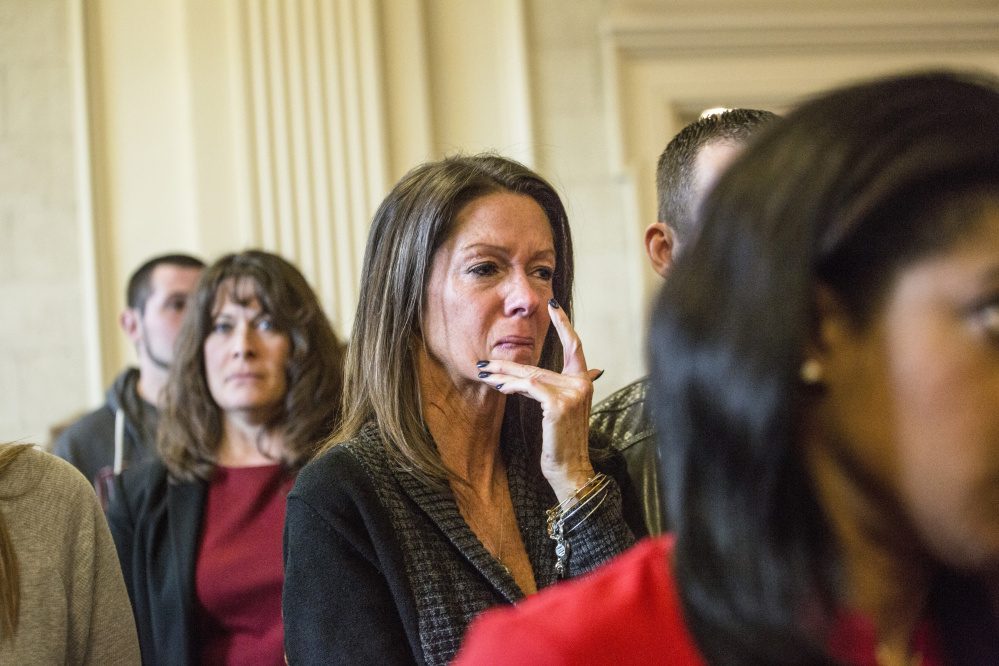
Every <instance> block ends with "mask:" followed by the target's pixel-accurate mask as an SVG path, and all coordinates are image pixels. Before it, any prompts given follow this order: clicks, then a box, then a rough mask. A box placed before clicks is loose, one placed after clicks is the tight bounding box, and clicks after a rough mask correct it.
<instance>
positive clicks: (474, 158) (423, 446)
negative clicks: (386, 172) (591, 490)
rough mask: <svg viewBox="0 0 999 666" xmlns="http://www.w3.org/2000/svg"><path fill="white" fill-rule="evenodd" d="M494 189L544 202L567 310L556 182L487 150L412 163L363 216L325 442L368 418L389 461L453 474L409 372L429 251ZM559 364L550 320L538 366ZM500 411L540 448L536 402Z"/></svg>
mask: <svg viewBox="0 0 999 666" xmlns="http://www.w3.org/2000/svg"><path fill="white" fill-rule="evenodd" d="M494 192H512V193H514V194H521V195H524V196H528V197H530V198H532V199H533V200H534V201H535V202H537V204H538V206H540V207H541V209H542V210H543V211H544V213H545V217H546V218H547V219H548V224H550V225H551V231H552V239H553V242H554V245H555V274H554V275H553V277H552V291H553V292H554V296H555V299H556V300H557V301H558V302H559V304H560V305H561V306H562V308H563V309H564V310H565V312H566V314H567V315H568V316H569V317H572V279H573V256H572V236H571V234H570V233H569V220H568V216H567V215H566V211H565V207H564V206H563V205H562V200H561V199H560V198H559V196H558V193H557V192H556V191H555V188H554V187H552V186H551V185H550V184H549V183H548V182H547V181H546V180H545V179H544V178H542V177H541V176H539V175H538V174H537V173H535V172H534V171H532V170H531V169H529V168H528V167H526V166H524V165H523V164H520V163H519V162H516V161H514V160H511V159H508V158H505V157H501V156H499V155H493V154H480V155H469V156H465V155H457V156H452V157H446V158H444V159H442V160H439V161H436V162H428V163H425V164H421V165H420V166H417V167H415V168H414V169H412V170H411V171H410V172H409V173H407V174H406V175H404V176H403V177H402V179H401V180H400V181H399V182H398V183H397V184H396V185H395V187H393V188H392V191H391V192H389V194H388V196H386V197H385V200H384V201H383V202H382V204H381V205H380V206H379V207H378V210H377V212H376V213H375V217H374V220H373V221H372V223H371V230H370V232H369V234H368V244H367V248H366V249H365V252H364V266H363V268H362V269H361V293H360V299H359V302H358V305H357V314H356V315H355V317H354V329H353V333H352V334H351V338H350V340H351V342H350V347H349V350H348V352H347V363H346V371H345V378H344V393H343V395H344V419H343V425H342V427H341V428H340V429H339V430H338V431H337V433H335V434H334V436H333V437H331V438H330V440H329V441H328V442H327V443H326V446H325V447H324V448H329V447H332V446H334V445H336V444H337V443H339V442H343V441H346V440H348V439H350V438H351V437H353V436H354V435H356V434H357V433H358V431H360V430H361V428H362V427H364V426H365V424H367V423H370V422H373V423H376V424H377V426H378V429H379V431H380V433H381V436H382V438H383V439H384V440H385V443H386V447H387V450H388V452H389V455H390V456H391V458H392V459H393V461H394V462H395V463H396V464H397V465H399V466H400V467H402V468H403V469H406V470H409V471H411V472H412V473H413V474H415V475H416V476H418V477H419V478H420V479H421V480H422V481H424V482H425V483H427V484H428V485H435V486H440V485H444V484H446V483H447V482H448V481H449V480H452V478H453V475H452V474H451V473H450V472H449V471H448V470H447V468H446V467H445V466H444V464H443V463H442V462H441V460H440V455H439V453H438V452H437V446H436V444H435V443H434V442H433V439H432V438H431V437H430V433H429V432H428V431H427V428H426V425H425V423H424V421H423V410H422V403H421V396H420V392H419V381H418V377H417V373H416V353H417V351H418V350H419V345H421V344H423V343H422V340H423V338H424V330H423V326H424V321H423V316H424V313H423V304H424V299H425V296H426V291H427V283H428V281H429V279H430V273H431V268H432V264H433V256H434V253H435V252H436V251H437V249H438V248H439V247H440V246H441V245H442V244H443V243H444V242H445V241H446V240H447V239H448V237H449V236H450V235H451V233H452V232H453V230H454V227H455V221H456V217H457V215H458V214H459V213H460V212H461V210H462V208H463V207H464V206H465V205H467V204H468V203H469V202H471V201H473V200H475V199H478V198H479V197H483V196H485V195H487V194H492V193H494ZM561 364H562V345H561V343H560V342H559V339H558V333H557V332H556V331H555V327H554V326H552V327H550V328H549V330H548V335H547V336H546V338H545V341H544V345H543V347H542V350H541V359H540V360H539V362H538V365H539V366H540V367H542V368H546V369H548V370H560V369H561ZM503 418H504V425H503V427H504V429H505V432H509V433H510V434H511V435H515V436H517V437H518V438H522V439H524V440H525V443H526V444H527V445H528V446H530V447H535V448H537V449H538V451H539V452H540V446H541V412H540V408H539V407H538V406H537V403H535V402H534V401H533V400H528V399H526V398H523V397H521V396H509V397H508V398H507V402H506V409H505V411H504V414H503ZM511 428H512V429H513V430H512V431H511V430H510V429H511Z"/></svg>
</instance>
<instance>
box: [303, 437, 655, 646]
mask: <svg viewBox="0 0 999 666" xmlns="http://www.w3.org/2000/svg"><path fill="white" fill-rule="evenodd" d="M503 455H504V457H505V459H506V461H507V477H508V479H509V483H510V494H511V496H512V498H513V503H514V508H515V510H516V514H517V522H518V524H519V526H520V534H521V538H522V539H523V541H524V546H525V547H526V549H527V554H528V557H529V559H530V561H531V565H532V568H533V569H534V577H535V581H536V583H537V586H538V588H539V589H540V588H544V587H547V586H549V585H551V584H552V583H554V582H555V570H554V565H555V549H554V542H553V541H551V540H550V539H549V538H548V536H547V533H546V525H545V509H547V508H548V507H550V506H551V505H553V504H554V503H555V495H554V493H553V492H552V490H551V487H550V486H549V485H548V483H547V482H546V481H545V479H544V477H542V476H541V473H540V469H539V465H538V464H537V463H536V462H533V461H532V462H533V464H530V463H529V461H528V455H527V453H526V452H525V451H524V446H523V445H522V444H520V443H517V442H507V443H505V444H504V446H503ZM610 462H611V464H610V465H604V466H602V467H604V468H605V469H604V470H603V471H606V472H608V473H610V474H611V475H612V476H614V477H615V478H616V479H617V478H622V479H623V483H624V484H626V488H625V490H626V491H627V492H628V494H629V495H632V493H631V490H630V485H627V484H628V481H627V474H626V472H625V471H624V469H623V464H620V461H619V459H616V460H615V459H612V460H611V461H610ZM607 467H610V469H607ZM626 504H627V511H626V512H627V513H628V514H629V520H628V523H626V522H625V519H624V516H623V511H622V495H621V490H620V488H619V487H618V486H617V485H616V484H611V489H610V491H609V495H608V497H607V499H606V500H605V501H604V502H603V503H602V504H601V505H600V507H599V508H598V509H597V510H596V511H595V512H594V513H593V515H591V516H590V518H589V519H588V520H587V521H586V522H585V523H584V524H583V525H582V526H581V527H580V528H579V529H578V530H577V531H575V532H573V533H572V534H571V535H570V536H569V540H570V544H571V553H572V555H571V558H570V562H569V575H570V576H575V575H579V574H581V573H584V572H586V571H589V570H591V569H593V568H594V567H596V566H597V565H599V564H601V563H603V562H605V561H606V560H608V559H610V558H611V557H613V556H614V555H617V554H618V553H621V552H622V551H624V550H625V549H627V548H628V547H629V546H630V545H632V544H633V543H634V541H635V537H634V536H633V532H632V529H631V528H630V527H629V524H630V525H632V526H634V528H635V529H636V530H637V531H642V530H643V527H642V518H641V515H640V511H639V509H638V505H637V501H636V500H634V498H633V496H632V497H629V501H628V502H626ZM284 558H285V583H284V624H285V649H286V652H287V656H288V661H289V663H290V664H293V665H297V664H320V663H321V664H412V663H419V664H445V663H447V662H448V661H450V660H451V659H452V658H453V657H454V655H455V653H456V652H457V650H458V647H459V645H460V643H461V639H462V637H463V635H464V633H465V630H466V629H467V628H468V625H469V623H470V622H471V620H472V618H473V617H475V616H476V615H477V614H479V613H480V612H482V611H483V610H485V609H486V608H489V607H490V606H495V605H497V604H509V603H513V602H516V601H518V600H520V599H522V598H524V594H523V592H521V590H520V588H519V587H518V586H517V584H516V582H514V580H513V578H512V577H511V576H510V574H509V573H508V572H507V571H506V569H505V568H504V567H503V566H502V565H501V564H500V563H499V562H498V561H497V560H496V559H495V558H493V556H492V555H491V554H490V553H489V552H488V551H487V550H486V549H485V547H484V546H483V545H482V544H481V543H480V542H479V540H478V539H477V538H476V536H475V534H474V533H473V532H472V531H471V529H470V528H469V527H468V525H467V524H466V523H465V521H464V519H463V518H462V516H461V513H460V512H459V510H458V506H457V504H456V502H455V499H454V495H453V494H452V493H451V492H450V491H449V490H447V489H443V490H442V489H435V488H431V487H428V486H427V485H425V484H423V483H421V482H420V481H419V480H418V479H417V478H416V477H415V476H413V475H411V474H408V473H406V472H404V471H402V470H401V469H399V468H398V467H397V466H395V465H393V464H391V463H390V460H389V457H388V454H387V451H386V449H385V447H384V444H383V442H382V439H381V438H380V436H379V434H378V432H377V429H376V428H375V427H374V426H368V427H367V428H365V429H364V430H362V431H361V432H360V433H359V434H358V435H357V436H356V437H355V438H354V439H352V440H350V441H349V442H347V443H344V444H341V445H339V446H337V447H335V448H333V449H331V450H330V451H328V452H327V453H326V454H324V455H322V456H320V457H319V458H317V459H316V460H314V461H312V462H311V463H309V464H308V465H306V466H305V468H304V469H303V470H302V471H301V472H300V474H299V476H298V480H297V481H296V483H295V487H294V489H293V490H292V492H291V494H289V495H288V510H287V517H286V521H285V537H284Z"/></svg>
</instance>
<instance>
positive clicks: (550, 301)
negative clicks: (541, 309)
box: [548, 298, 559, 310]
mask: <svg viewBox="0 0 999 666" xmlns="http://www.w3.org/2000/svg"><path fill="white" fill-rule="evenodd" d="M548 305H550V306H552V307H553V308H555V309H556V310H558V308H559V304H558V301H556V300H555V299H554V298H549V299H548Z"/></svg>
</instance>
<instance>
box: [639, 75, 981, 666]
mask: <svg viewBox="0 0 999 666" xmlns="http://www.w3.org/2000/svg"><path fill="white" fill-rule="evenodd" d="M997 188H999V88H997V84H996V81H995V80H994V79H991V78H985V77H983V76H977V75H973V74H956V73H946V72H931V73H918V74H911V75H907V76H899V77H894V78H888V79H882V80H878V81H874V82H868V83H863V84H859V85H854V86H850V87H847V88H843V89H840V90H837V91H834V92H831V93H828V94H826V95H823V96H821V97H819V98H817V99H814V100H813V101H810V102H808V103H806V104H804V105H803V106H801V107H800V108H799V109H797V110H796V111H794V112H793V113H791V114H790V115H789V116H787V118H786V119H785V120H783V121H782V122H779V123H776V124H775V125H774V126H772V127H770V128H768V129H767V130H765V131H764V133H763V134H762V135H760V136H759V137H757V139H756V140H755V141H754V143H753V144H752V145H751V146H750V147H749V149H748V150H747V151H746V152H745V153H744V154H743V155H742V156H741V157H740V158H738V159H737V160H736V162H735V164H734V165H733V166H732V168H731V169H730V170H729V171H728V172H727V173H726V174H725V175H724V176H723V177H722V178H721V179H720V181H719V183H718V185H717V187H716V189H715V190H714V191H713V193H712V194H711V195H710V196H709V198H708V200H707V201H706V202H705V205H704V208H703V209H702V215H703V220H702V222H703V225H704V226H703V231H702V233H701V235H700V236H699V238H698V239H697V241H696V242H695V243H694V245H693V246H692V247H691V248H690V251H689V253H687V254H685V255H684V256H683V257H682V258H681V259H680V260H679V261H678V262H677V265H676V268H675V270H674V272H673V274H672V275H671V277H670V280H669V281H668V283H667V284H666V286H665V288H664V290H663V291H662V293H661V294H660V296H659V299H658V301H657V304H656V306H655V312H654V315H653V325H652V330H651V333H650V350H651V368H652V378H653V391H654V396H655V399H656V401H657V403H656V404H657V409H656V415H657V423H656V425H657V428H658V432H660V433H663V434H664V440H663V441H662V442H661V443H660V447H661V454H662V461H663V462H662V465H663V475H664V484H665V487H666V488H667V493H668V496H667V502H668V506H669V511H670V515H672V516H674V517H675V527H676V537H677V541H676V548H675V551H674V561H673V567H674V571H675V575H676V577H677V580H678V585H679V589H680V592H681V599H682V602H683V606H684V611H685V616H686V618H687V620H688V625H689V627H690V629H691V631H692V632H693V635H694V637H695V639H696V641H697V643H698V645H699V646H700V648H701V650H702V652H703V653H704V654H705V655H706V657H707V658H708V660H709V661H710V662H711V663H713V664H792V663H829V662H831V661H832V658H831V657H830V656H829V655H828V654H827V651H826V646H827V642H826V633H825V632H826V631H827V630H828V629H829V628H830V626H831V623H832V621H833V619H834V613H835V607H836V603H837V601H838V600H839V599H838V597H839V595H838V593H837V590H838V589H840V583H841V581H840V576H841V574H842V572H841V570H840V566H839V563H838V553H837V552H836V546H835V544H834V543H832V542H831V540H830V538H829V537H828V536H827V534H828V531H827V529H826V525H827V523H826V518H825V516H824V513H823V510H822V508H821V506H820V505H819V502H818V500H817V497H816V493H815V491H814V488H813V487H812V484H811V482H810V480H809V476H808V475H807V474H806V473H805V470H804V468H803V464H802V461H801V458H800V452H799V449H798V447H797V442H798V435H799V433H798V430H797V428H798V427H799V425H798V424H799V418H798V416H799V401H800V400H802V398H803V396H802V391H801V388H800V386H799V383H798V371H799V368H800V366H801V363H802V360H803V354H804V345H805V343H806V340H807V338H808V335H809V333H810V331H811V330H812V329H811V327H812V325H813V322H814V317H815V312H814V308H813V298H814V289H815V287H816V285H817V284H820V283H821V284H824V285H827V286H828V287H830V288H832V289H833V290H834V291H835V292H836V293H837V294H838V295H839V296H840V297H841V298H842V299H843V301H844V302H845V303H846V304H847V307H848V308H849V310H850V314H851V315H852V316H853V317H854V319H855V320H856V321H857V323H858V325H863V324H864V323H865V322H866V321H867V319H868V317H869V316H870V315H871V313H872V312H874V311H875V308H877V306H878V305H879V303H880V302H881V299H882V297H883V296H884V294H885V292H886V290H887V289H888V288H889V286H890V284H891V281H892V278H893V276H894V275H895V274H896V272H897V271H898V269H899V268H901V267H903V266H904V265H906V264H907V263H908V262H911V261H913V260H915V259H917V258H919V257H921V256H926V255H928V254H929V253H931V252H933V251H938V250H942V249H946V247H948V245H949V244H951V243H953V242H954V241H955V240H956V239H957V238H958V237H959V236H960V235H961V234H962V233H965V232H967V231H968V229H969V228H970V227H971V226H972V225H973V224H975V223H976V222H977V221H978V220H980V219H981V211H982V210H983V207H984V205H985V204H984V203H983V202H984V201H985V200H986V199H987V198H989V197H994V196H997V191H999V190H997ZM992 200H993V201H995V199H992ZM968 213H974V214H968Z"/></svg>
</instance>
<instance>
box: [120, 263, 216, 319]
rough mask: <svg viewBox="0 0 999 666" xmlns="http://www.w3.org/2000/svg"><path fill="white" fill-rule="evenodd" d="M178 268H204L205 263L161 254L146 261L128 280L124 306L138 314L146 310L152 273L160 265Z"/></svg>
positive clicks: (150, 289)
mask: <svg viewBox="0 0 999 666" xmlns="http://www.w3.org/2000/svg"><path fill="white" fill-rule="evenodd" d="M164 264H165V265H169V266H180V267H182V268H204V267H205V262H203V261H201V259H198V258H197V257H192V256H191V255H189V254H161V255H159V256H156V257H153V258H152V259H149V260H147V261H146V262H145V263H144V264H142V265H141V266H139V267H138V268H136V269H135V271H134V272H133V273H132V276H131V277H130V278H128V287H127V288H126V289H125V304H126V305H127V306H128V307H129V308H131V309H133V310H138V311H139V312H140V313H141V312H144V311H145V309H146V301H147V300H149V295H150V294H151V293H152V291H153V289H152V280H153V271H154V270H156V267H157V266H161V265H164Z"/></svg>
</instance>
